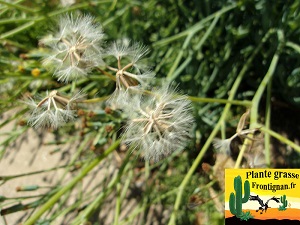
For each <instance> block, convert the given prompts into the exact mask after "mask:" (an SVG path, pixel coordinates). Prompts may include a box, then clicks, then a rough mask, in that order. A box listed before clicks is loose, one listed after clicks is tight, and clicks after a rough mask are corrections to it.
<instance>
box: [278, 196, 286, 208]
mask: <svg viewBox="0 0 300 225" xmlns="http://www.w3.org/2000/svg"><path fill="white" fill-rule="evenodd" d="M280 202H281V203H282V205H280V206H279V208H278V210H279V211H284V210H286V207H287V204H288V202H287V200H286V195H283V196H281V197H280Z"/></svg>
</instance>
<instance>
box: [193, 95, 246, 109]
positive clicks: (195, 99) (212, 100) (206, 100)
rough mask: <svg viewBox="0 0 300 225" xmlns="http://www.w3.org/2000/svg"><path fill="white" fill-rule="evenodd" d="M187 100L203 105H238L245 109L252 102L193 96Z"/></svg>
mask: <svg viewBox="0 0 300 225" xmlns="http://www.w3.org/2000/svg"><path fill="white" fill-rule="evenodd" d="M187 97H188V99H189V100H191V101H192V102H204V103H221V104H227V103H230V104H232V105H240V106H245V107H250V106H251V104H252V102H251V101H247V100H243V101H239V100H228V99H216V98H201V97H195V96H187Z"/></svg>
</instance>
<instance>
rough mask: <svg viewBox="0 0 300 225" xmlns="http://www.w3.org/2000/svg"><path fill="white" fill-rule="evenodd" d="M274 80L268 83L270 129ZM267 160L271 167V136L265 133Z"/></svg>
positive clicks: (267, 115)
mask: <svg viewBox="0 0 300 225" xmlns="http://www.w3.org/2000/svg"><path fill="white" fill-rule="evenodd" d="M271 92H272V82H270V83H269V84H268V87H267V101H266V115H265V117H266V119H265V120H266V121H265V126H266V128H268V129H270V127H271V97H272V94H271ZM264 138H265V160H266V165H267V167H270V165H271V145H270V142H271V138H270V134H268V133H265V136H264Z"/></svg>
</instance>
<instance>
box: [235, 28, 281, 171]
mask: <svg viewBox="0 0 300 225" xmlns="http://www.w3.org/2000/svg"><path fill="white" fill-rule="evenodd" d="M273 32H274V30H270V34H271V33H273ZM277 34H278V39H279V44H278V47H277V50H276V53H275V54H274V56H273V58H272V61H271V64H270V67H269V69H268V71H267V73H266V75H265V77H264V79H263V80H262V81H261V83H260V85H259V87H258V89H257V91H256V93H255V95H254V97H253V99H252V107H251V114H250V129H252V128H255V125H256V124H257V120H258V114H259V112H258V108H259V103H260V100H261V98H262V95H263V93H264V91H265V88H266V86H267V85H268V83H269V82H270V79H271V78H272V76H273V74H274V72H275V69H276V66H277V63H278V60H279V55H280V51H281V49H282V47H283V34H282V31H277ZM252 137H253V134H249V138H247V139H246V140H245V141H244V144H243V146H242V148H241V150H240V152H239V155H238V158H237V160H236V163H235V166H234V168H239V166H240V165H241V162H242V159H243V156H244V153H245V151H246V149H247V147H248V146H251V144H252V140H251V138H252Z"/></svg>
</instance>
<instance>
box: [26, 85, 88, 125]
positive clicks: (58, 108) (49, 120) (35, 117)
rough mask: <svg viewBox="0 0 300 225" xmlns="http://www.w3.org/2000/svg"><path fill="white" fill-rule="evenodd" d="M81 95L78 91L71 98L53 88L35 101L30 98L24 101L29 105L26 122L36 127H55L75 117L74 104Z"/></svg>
mask: <svg viewBox="0 0 300 225" xmlns="http://www.w3.org/2000/svg"><path fill="white" fill-rule="evenodd" d="M82 97H83V95H82V94H81V93H80V92H79V93H78V94H76V95H75V96H74V97H72V98H71V99H69V98H67V97H65V96H63V95H61V94H60V93H59V92H58V91H56V90H53V91H51V92H50V93H48V92H47V93H46V97H44V98H42V99H41V100H40V101H39V102H38V103H36V102H35V101H34V100H33V99H32V98H30V99H29V101H27V102H26V103H27V104H28V105H29V106H30V107H31V109H32V110H31V117H30V118H29V120H28V124H29V125H31V126H33V127H35V128H38V127H42V128H44V127H47V128H53V129H57V128H58V127H60V126H62V125H64V124H65V123H67V122H68V121H71V120H74V119H75V116H76V114H75V110H74V109H75V104H76V102H77V101H78V99H80V98H82Z"/></svg>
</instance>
